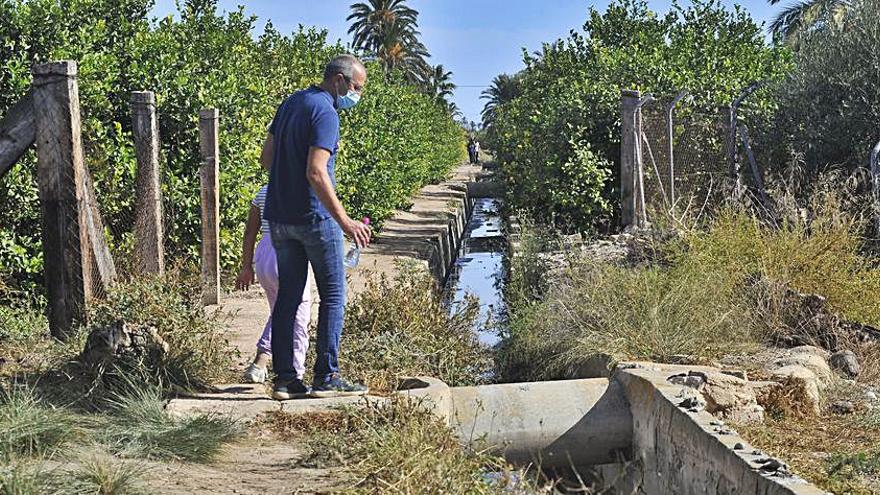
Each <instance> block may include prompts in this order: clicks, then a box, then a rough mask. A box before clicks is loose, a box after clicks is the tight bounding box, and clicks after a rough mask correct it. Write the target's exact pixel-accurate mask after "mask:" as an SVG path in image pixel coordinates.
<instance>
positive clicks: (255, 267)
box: [235, 186, 312, 383]
mask: <svg viewBox="0 0 880 495" xmlns="http://www.w3.org/2000/svg"><path fill="white" fill-rule="evenodd" d="M266 188H267V186H263V187H262V188H260V191H259V192H257V195H256V197H255V198H254V200H253V201H252V202H251V210H250V213H249V214H248V220H247V224H246V226H245V230H244V241H243V242H242V245H243V248H242V253H241V271H240V272H239V274H238V278H237V279H236V281H235V288H236V289H239V290H248V288H249V287H250V286H251V285H252V284H253V283H254V276H256V279H257V280H259V282H260V285H261V286H262V287H263V291H264V292H265V293H266V299H267V300H268V301H269V311H270V313H269V314H270V316H269V319H268V320H267V321H266V325H265V327H263V334H262V335H260V338H259V340H258V341H257V355H256V357H255V358H254V361H253V362H252V363H251V364H250V366H248V368H247V370H246V371H245V379H247V380H248V381H250V382H251V383H263V382H264V381H266V378H267V377H268V364H269V358H270V357H271V356H272V316H271V311H272V308H274V307H275V300H276V299H277V298H278V263H277V261H276V259H275V249H274V248H273V247H272V240H271V238H270V236H269V232H270V230H269V222H268V221H266V220H265V219H264V218H263V208H264V207H265V205H266ZM258 233H262V238H261V239H260V243H259V244H257V247H256V252H255V250H254V244H255V243H256V240H257V234H258ZM311 278H312V273H311V270H309V271H308V279H307V280H306V288H305V291H304V292H303V296H302V303H300V305H299V307H298V308H297V310H296V318H295V321H294V326H293V368H294V370H296V374H297V375H298V376H297V378H299V379H300V380H302V377H303V373H304V372H305V361H306V350H307V349H308V347H309V321H310V320H311V311H312V291H311V290H310V289H309V287H310V286H311V285H312V282H311Z"/></svg>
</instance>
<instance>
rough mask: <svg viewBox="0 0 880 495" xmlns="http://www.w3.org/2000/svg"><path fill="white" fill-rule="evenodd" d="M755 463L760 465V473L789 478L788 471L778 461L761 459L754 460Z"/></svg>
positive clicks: (771, 458)
mask: <svg viewBox="0 0 880 495" xmlns="http://www.w3.org/2000/svg"><path fill="white" fill-rule="evenodd" d="M755 463H757V464H760V465H761V467H760V468H759V469H760V470H761V472H762V473H766V474H773V475H776V476H791V471H789V469H788V466H787V465H786V464H785V463H784V462H782V461H780V460H779V459H774V458H773V457H765V458H762V459H756V460H755Z"/></svg>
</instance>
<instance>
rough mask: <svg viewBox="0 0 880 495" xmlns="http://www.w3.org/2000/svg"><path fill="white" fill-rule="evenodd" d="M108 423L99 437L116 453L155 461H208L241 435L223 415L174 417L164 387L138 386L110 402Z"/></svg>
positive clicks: (234, 424)
mask: <svg viewBox="0 0 880 495" xmlns="http://www.w3.org/2000/svg"><path fill="white" fill-rule="evenodd" d="M104 420H105V424H104V427H103V428H102V430H101V431H100V432H99V433H98V438H99V440H100V441H101V442H102V443H104V444H105V445H107V447H108V448H109V449H110V451H111V452H112V453H114V454H118V455H122V456H124V457H133V458H144V459H153V460H168V459H175V460H182V461H188V462H206V461H209V460H211V459H212V458H213V457H214V456H215V455H216V454H217V453H218V452H219V451H220V448H221V447H222V446H223V444H224V443H227V442H229V441H231V440H233V439H235V438H236V437H238V436H239V434H240V433H241V430H240V428H239V425H238V424H237V423H236V422H235V421H233V420H231V419H227V418H223V417H220V416H212V415H198V416H193V417H187V418H177V417H173V416H171V415H169V414H168V413H166V412H165V401H164V398H163V396H162V391H161V389H160V388H158V387H156V386H150V385H138V384H134V383H132V384H131V385H130V387H129V389H128V390H125V391H124V392H119V393H117V394H116V395H115V397H113V398H112V399H110V400H109V410H108V414H107V415H106V417H105V418H104Z"/></svg>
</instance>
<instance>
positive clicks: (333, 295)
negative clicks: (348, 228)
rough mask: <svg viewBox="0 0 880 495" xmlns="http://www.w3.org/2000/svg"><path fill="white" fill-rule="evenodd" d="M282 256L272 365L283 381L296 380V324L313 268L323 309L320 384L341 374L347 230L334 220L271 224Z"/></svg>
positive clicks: (317, 378) (316, 376) (317, 363)
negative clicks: (294, 356) (309, 273)
mask: <svg viewBox="0 0 880 495" xmlns="http://www.w3.org/2000/svg"><path fill="white" fill-rule="evenodd" d="M270 225H271V230H272V245H273V246H274V247H275V253H276V255H277V257H278V299H277V300H276V301H275V308H274V310H273V311H272V366H273V369H274V371H275V374H276V375H277V376H278V380H279V381H288V380H292V379H294V378H296V371H295V370H294V369H293V322H294V318H295V317H296V309H297V307H299V305H300V303H301V302H302V294H303V290H304V289H305V285H306V275H307V271H308V264H309V262H311V264H312V270H313V271H314V272H315V283H316V284H317V285H318V294H319V295H320V298H321V305H320V309H319V311H318V335H317V339H318V342H317V345H316V351H317V358H316V360H315V368H314V371H315V372H314V379H313V380H314V382H315V383H323V382H324V381H326V380H327V379H329V377H330V375H331V374H333V373H338V372H339V359H338V356H339V337H340V335H342V323H343V318H344V315H345V268H344V266H343V265H342V259H343V256H344V253H343V250H344V243H343V239H342V229H341V228H340V227H339V224H337V223H336V221H335V220H333V219H332V218H327V219H324V220H320V221H317V222H315V223H310V224H305V225H288V224H283V223H275V222H270Z"/></svg>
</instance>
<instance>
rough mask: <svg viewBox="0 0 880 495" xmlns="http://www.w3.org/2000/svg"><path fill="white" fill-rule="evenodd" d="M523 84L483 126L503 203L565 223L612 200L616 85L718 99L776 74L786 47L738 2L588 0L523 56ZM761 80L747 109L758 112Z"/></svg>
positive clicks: (584, 218)
mask: <svg viewBox="0 0 880 495" xmlns="http://www.w3.org/2000/svg"><path fill="white" fill-rule="evenodd" d="M524 62H525V65H526V67H525V69H523V70H522V71H521V72H520V73H519V74H518V75H517V82H518V86H519V93H518V95H517V97H515V98H514V99H513V100H512V101H510V102H507V103H502V104H501V105H499V106H498V107H497V108H495V110H494V112H495V117H494V120H493V121H492V124H491V126H490V128H489V138H490V146H491V148H492V149H493V150H495V151H496V156H497V158H498V160H499V162H500V165H501V167H500V171H501V174H502V176H503V178H504V179H505V181H506V182H507V185H508V194H507V201H508V204H509V205H510V206H512V207H514V208H524V209H526V210H527V211H528V212H529V213H530V214H531V215H532V216H534V217H536V219H537V220H539V221H542V222H545V223H546V222H548V221H551V220H552V221H555V222H557V223H558V224H560V225H561V226H564V227H566V228H567V229H568V230H572V231H589V230H591V229H594V228H596V227H597V226H601V225H607V223H608V221H609V215H610V214H611V213H612V211H613V210H614V205H616V204H617V197H618V196H617V194H615V192H614V191H615V187H614V180H613V179H614V178H615V176H616V171H617V170H618V168H619V167H618V165H619V158H620V142H619V139H620V89H621V88H632V89H639V90H641V91H643V92H651V93H653V94H654V95H656V96H658V97H661V98H662V97H664V96H669V95H672V94H675V93H677V92H678V91H680V90H683V89H686V90H688V91H689V92H690V93H691V94H692V95H694V97H695V98H696V101H695V106H696V107H698V108H702V109H710V110H712V111H715V109H716V108H717V106H718V105H720V104H723V103H727V104H729V103H730V102H731V101H732V100H733V98H734V97H735V96H737V95H738V94H739V92H740V91H742V89H743V88H745V87H746V86H748V85H749V84H750V83H751V82H753V81H755V80H770V81H774V80H778V79H780V78H781V77H782V76H783V75H784V74H785V72H786V70H787V69H788V67H789V63H788V55H787V53H786V51H785V49H784V48H778V47H771V46H768V44H767V42H766V39H765V36H764V33H763V31H762V29H761V27H760V26H759V25H757V24H756V23H755V22H754V21H753V20H752V19H751V17H750V16H749V15H748V14H747V13H746V12H745V11H744V10H742V9H740V8H737V9H735V10H733V11H731V10H728V9H727V8H725V7H723V6H722V5H721V4H720V3H718V2H715V1H712V0H709V1H698V2H695V3H694V4H692V5H688V6H686V7H685V6H679V5H675V4H674V5H673V7H672V10H671V11H670V12H668V13H667V14H658V13H655V12H652V11H651V10H649V9H648V7H647V4H646V3H645V2H642V1H639V0H620V1H615V2H612V3H611V4H610V5H609V6H608V8H607V10H606V11H605V12H599V11H597V10H595V9H591V10H590V12H589V19H588V20H587V22H586V23H585V24H584V26H583V31H582V32H574V31H573V32H572V34H571V35H570V36H568V37H567V38H563V39H559V40H556V41H555V42H553V43H547V44H545V45H544V46H543V47H542V48H541V50H540V51H539V52H537V53H535V54H533V55H526V56H525V57H524ZM767 93H768V92H767V91H764V92H763V93H761V94H758V95H755V96H753V97H751V98H750V100H749V101H750V104H749V108H748V109H743V112H742V113H743V114H755V115H766V114H767V113H768V112H769V110H770V109H771V107H772V104H771V103H772V102H771V101H769V100H768V97H767Z"/></svg>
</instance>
